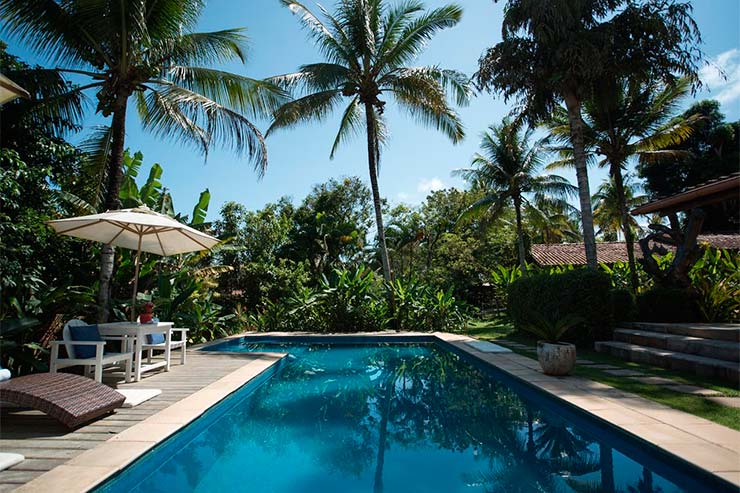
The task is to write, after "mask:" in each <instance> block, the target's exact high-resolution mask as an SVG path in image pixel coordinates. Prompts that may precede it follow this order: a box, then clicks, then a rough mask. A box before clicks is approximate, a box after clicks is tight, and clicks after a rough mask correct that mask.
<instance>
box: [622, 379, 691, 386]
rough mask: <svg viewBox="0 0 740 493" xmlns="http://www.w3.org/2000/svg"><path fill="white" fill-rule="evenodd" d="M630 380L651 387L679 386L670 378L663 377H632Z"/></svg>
mask: <svg viewBox="0 0 740 493" xmlns="http://www.w3.org/2000/svg"><path fill="white" fill-rule="evenodd" d="M630 379H631V380H637V381H638V382H640V383H648V384H651V385H679V384H678V382H676V381H674V380H671V379H670V378H663V377H630Z"/></svg>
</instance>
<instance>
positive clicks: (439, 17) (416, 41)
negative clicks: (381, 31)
mask: <svg viewBox="0 0 740 493" xmlns="http://www.w3.org/2000/svg"><path fill="white" fill-rule="evenodd" d="M461 18H462V7H460V6H459V5H454V4H451V5H445V6H444V7H440V8H436V9H433V10H430V11H429V12H427V13H425V14H423V15H421V16H418V17H416V18H415V19H413V20H411V21H409V22H408V24H407V25H406V26H405V27H404V29H403V30H402V32H401V34H400V35H399V36H398V41H397V42H396V43H395V45H394V46H393V47H392V48H390V49H389V50H388V51H387V52H385V53H381V54H380V56H381V59H380V60H379V62H378V63H379V65H380V66H381V67H384V66H385V67H398V66H401V65H403V64H406V63H408V62H409V61H411V60H413V59H414V58H416V57H417V56H419V54H420V53H421V51H422V50H423V49H424V48H425V47H426V45H427V43H428V42H429V41H430V40H431V39H432V38H433V37H434V35H435V34H437V33H438V32H439V31H441V30H443V29H447V28H450V27H454V26H455V25H456V24H457V23H458V22H460V19H461Z"/></svg>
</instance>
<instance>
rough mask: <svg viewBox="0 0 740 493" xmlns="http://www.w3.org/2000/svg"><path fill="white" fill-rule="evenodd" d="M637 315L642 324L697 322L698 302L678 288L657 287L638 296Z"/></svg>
mask: <svg viewBox="0 0 740 493" xmlns="http://www.w3.org/2000/svg"><path fill="white" fill-rule="evenodd" d="M637 313H638V319H639V320H640V321H641V322H666V323H670V322H696V321H698V320H699V315H698V310H697V306H696V301H695V300H694V299H693V298H692V297H691V295H690V294H689V293H688V292H687V291H685V290H683V289H677V288H665V287H660V286H656V287H654V288H653V289H651V290H649V291H645V292H644V293H640V294H639V295H637Z"/></svg>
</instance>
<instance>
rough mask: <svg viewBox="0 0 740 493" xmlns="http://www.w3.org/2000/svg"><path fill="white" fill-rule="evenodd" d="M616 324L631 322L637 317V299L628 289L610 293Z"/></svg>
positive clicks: (615, 290)
mask: <svg viewBox="0 0 740 493" xmlns="http://www.w3.org/2000/svg"><path fill="white" fill-rule="evenodd" d="M610 294H611V298H612V313H613V314H614V322H631V321H632V320H634V319H635V316H636V315H637V308H636V306H635V298H634V297H633V296H632V292H631V291H630V290H629V289H626V288H615V289H612V290H611V291H610Z"/></svg>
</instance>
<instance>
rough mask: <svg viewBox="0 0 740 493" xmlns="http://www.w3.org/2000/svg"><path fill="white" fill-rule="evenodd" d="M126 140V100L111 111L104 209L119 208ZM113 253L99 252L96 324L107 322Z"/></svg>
mask: <svg viewBox="0 0 740 493" xmlns="http://www.w3.org/2000/svg"><path fill="white" fill-rule="evenodd" d="M125 140H126V100H125V99H124V101H123V103H122V104H119V105H118V107H117V108H116V109H115V110H114V111H113V121H112V123H111V157H110V162H109V163H108V186H107V187H106V197H105V207H106V209H108V210H116V209H120V208H121V200H120V199H119V194H120V191H121V181H122V179H123V149H124V145H125ZM114 260H115V252H114V251H113V247H112V246H110V245H104V246H103V248H102V250H101V251H100V287H99V290H98V322H99V323H102V322H107V321H108V316H109V315H110V309H109V305H110V294H111V283H110V281H111V278H112V277H113V263H114Z"/></svg>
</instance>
